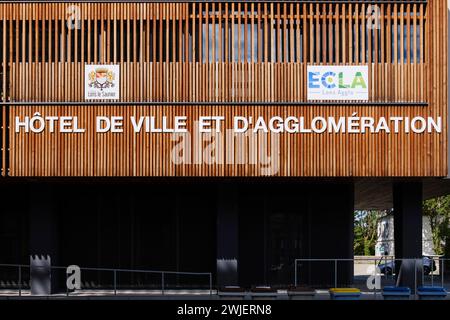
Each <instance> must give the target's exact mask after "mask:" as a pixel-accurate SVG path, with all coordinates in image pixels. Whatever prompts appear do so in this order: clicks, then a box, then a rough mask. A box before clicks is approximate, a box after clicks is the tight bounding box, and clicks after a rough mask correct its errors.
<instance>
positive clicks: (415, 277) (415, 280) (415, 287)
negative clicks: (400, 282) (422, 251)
mask: <svg viewBox="0 0 450 320" xmlns="http://www.w3.org/2000/svg"><path fill="white" fill-rule="evenodd" d="M421 273H422V277H423V268H422V270H421ZM422 283H423V282H422ZM414 300H417V259H414Z"/></svg>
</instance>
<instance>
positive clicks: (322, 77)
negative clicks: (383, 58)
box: [307, 66, 369, 101]
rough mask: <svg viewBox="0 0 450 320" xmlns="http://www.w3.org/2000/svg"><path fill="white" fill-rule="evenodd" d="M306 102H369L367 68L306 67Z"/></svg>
mask: <svg viewBox="0 0 450 320" xmlns="http://www.w3.org/2000/svg"><path fill="white" fill-rule="evenodd" d="M307 72H308V79H307V80H308V100H359V101H367V100H369V89H368V84H369V68H368V66H308V68H307Z"/></svg>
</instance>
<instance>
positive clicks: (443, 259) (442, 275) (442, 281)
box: [439, 258, 445, 288]
mask: <svg viewBox="0 0 450 320" xmlns="http://www.w3.org/2000/svg"><path fill="white" fill-rule="evenodd" d="M444 261H445V258H442V264H441V265H442V268H441V269H440V270H439V272H440V273H441V286H442V288H443V287H444V269H445V268H444Z"/></svg>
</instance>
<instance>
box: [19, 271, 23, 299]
mask: <svg viewBox="0 0 450 320" xmlns="http://www.w3.org/2000/svg"><path fill="white" fill-rule="evenodd" d="M21 296H22V266H21V265H19V297H21Z"/></svg>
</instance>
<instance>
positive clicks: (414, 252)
mask: <svg viewBox="0 0 450 320" xmlns="http://www.w3.org/2000/svg"><path fill="white" fill-rule="evenodd" d="M393 192H394V194H393V195H394V240H395V258H396V259H419V260H418V261H419V264H421V262H422V260H421V258H422V182H420V181H419V182H399V183H394V188H393ZM419 267H420V266H419V265H417V268H418V269H420V268H419ZM400 269H401V270H400ZM417 271H418V270H416V271H414V260H410V261H404V262H403V263H400V262H399V261H398V262H397V263H396V274H397V277H398V276H399V275H400V277H399V278H400V279H399V281H398V283H399V285H400V286H407V287H410V288H411V290H414V287H415V284H416V281H417V285H420V282H421V280H422V276H421V274H420V272H419V273H417V274H415V272H417Z"/></svg>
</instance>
